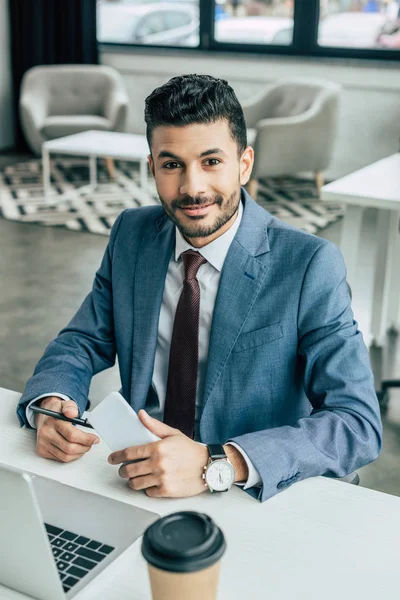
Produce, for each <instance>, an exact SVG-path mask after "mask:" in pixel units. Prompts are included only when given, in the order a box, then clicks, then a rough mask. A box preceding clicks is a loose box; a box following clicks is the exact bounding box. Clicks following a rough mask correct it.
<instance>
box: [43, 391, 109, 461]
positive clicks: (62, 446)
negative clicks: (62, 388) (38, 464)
mask: <svg viewBox="0 0 400 600" xmlns="http://www.w3.org/2000/svg"><path fill="white" fill-rule="evenodd" d="M40 406H41V407H42V408H47V409H49V410H54V411H55V412H61V413H63V414H64V415H65V416H66V417H69V418H72V419H73V418H75V417H77V416H78V414H79V411H78V407H77V405H76V404H75V402H73V401H72V400H69V401H65V400H61V398H57V397H56V396H48V397H47V398H43V400H42V401H41V402H40ZM35 423H36V427H37V442H36V450H37V453H38V454H39V455H40V456H43V457H44V458H50V459H52V460H58V461H60V462H65V463H66V462H71V461H73V460H76V459H77V458H80V457H81V456H83V454H86V452H88V451H89V450H90V448H91V447H92V446H93V444H98V443H99V441H100V440H99V438H98V437H97V436H96V435H92V434H90V433H85V432H83V431H81V430H80V429H78V428H77V427H75V425H72V423H67V422H66V421H60V420H59V419H54V418H53V417H49V416H47V415H41V414H39V413H36V414H35Z"/></svg>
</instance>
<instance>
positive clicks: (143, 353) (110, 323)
mask: <svg viewBox="0 0 400 600" xmlns="http://www.w3.org/2000/svg"><path fill="white" fill-rule="evenodd" d="M242 198H243V202H244V212H243V218H242V221H241V224H240V227H239V229H238V232H237V234H236V236H235V238H234V240H233V242H232V244H231V247H230V249H229V252H228V254H227V257H226V260H225V263H224V267H223V270H222V274H221V280H220V285H219V290H218V295H217V299H216V303H215V309H214V314H213V321H212V327H211V332H210V343H209V353H208V365H207V372H206V380H205V387H204V408H203V412H202V416H201V421H200V436H201V441H203V442H206V443H225V442H226V441H227V440H234V441H235V442H236V443H237V444H239V445H240V446H241V447H242V448H243V449H244V450H245V451H246V452H247V454H248V455H249V457H250V458H251V460H252V461H253V463H254V465H255V466H256V468H257V469H258V471H259V473H260V475H261V478H262V482H263V485H262V488H261V489H259V488H253V489H252V490H250V492H251V493H252V495H254V496H256V497H258V498H259V499H260V500H266V499H267V498H269V497H271V496H273V495H274V494H276V493H277V492H278V491H279V490H281V489H283V488H285V487H287V486H288V485H290V484H291V483H293V482H294V481H297V480H299V479H304V478H306V477H311V476H316V475H323V474H325V475H328V476H333V477H335V476H337V477H340V476H344V475H346V474H347V473H349V472H351V471H353V470H354V469H356V468H358V467H360V466H362V465H365V464H366V463H368V462H370V461H372V460H374V459H375V458H376V457H377V455H378V454H379V451H380V448H381V433H382V432H381V421H380V414H379V406H378V403H377V399H376V395H375V391H374V383H373V376H372V372H371V368H370V363H369V357H368V352H367V349H366V347H365V344H364V342H363V338H362V335H361V333H360V332H359V331H358V329H357V324H356V322H355V321H354V320H353V314H352V310H351V307H350V296H349V290H348V286H347V283H346V279H345V276H346V272H345V266H344V263H343V259H342V256H341V254H340V252H339V251H338V249H337V248H336V246H334V245H333V244H332V243H330V242H328V241H326V240H323V239H321V238H318V237H315V236H313V235H309V234H306V233H304V232H303V231H300V230H298V229H295V228H293V227H290V226H288V225H286V224H284V223H282V222H281V221H279V220H278V219H276V218H274V217H273V216H271V215H270V214H269V213H268V212H266V211H265V210H264V209H262V208H261V207H259V206H258V205H257V204H256V203H255V202H254V201H253V200H252V199H251V198H250V196H249V195H248V194H247V192H245V191H244V190H242ZM174 246H175V226H174V225H173V223H172V222H171V221H170V220H169V219H168V217H167V216H166V214H165V212H164V210H163V208H162V207H161V206H156V207H146V208H140V209H130V210H126V211H124V212H123V213H121V215H120V216H119V217H118V219H117V221H116V223H115V225H114V227H113V230H112V232H111V236H110V241H109V244H108V246H107V249H106V251H105V254H104V257H103V260H102V263H101V266H100V268H99V270H98V272H97V273H96V277H95V281H94V284H93V289H92V291H91V293H90V294H89V295H88V296H87V297H86V299H85V300H84V302H83V304H82V306H81V307H80V309H79V310H78V312H77V314H76V315H75V316H74V317H73V319H72V320H71V322H70V323H69V325H68V326H67V327H66V328H65V329H64V330H62V331H61V332H60V334H59V335H58V337H57V338H56V339H55V340H54V341H53V342H51V344H50V345H49V346H48V347H47V349H46V351H45V354H44V356H43V357H42V359H41V360H40V361H39V363H38V365H37V366H36V369H35V372H34V374H33V376H32V377H31V379H30V380H29V381H28V383H27V386H26V389H25V392H24V394H23V396H22V397H21V400H20V403H19V406H18V409H17V412H18V416H19V419H20V422H21V424H25V425H28V423H27V421H26V417H25V406H26V404H27V402H29V401H30V400H31V399H32V398H35V397H36V396H38V395H40V394H43V393H46V392H49V391H51V392H62V393H64V394H67V395H68V396H70V397H71V398H72V399H74V400H75V402H76V403H77V404H78V406H79V408H80V411H81V412H83V411H84V409H85V407H86V403H87V395H88V389H89V384H90V380H91V378H92V376H93V375H94V374H95V373H98V372H99V371H101V370H103V369H106V368H108V367H111V366H112V365H113V364H114V362H115V356H116V353H118V360H119V368H120V373H121V382H122V393H123V395H124V397H125V398H126V399H127V401H128V402H130V404H131V405H132V406H133V408H134V409H135V410H136V411H138V410H139V409H141V408H143V407H145V404H146V399H147V396H148V394H149V393H152V388H151V381H152V374H153V367H154V357H155V351H156V341H157V331H158V320H159V314H160V307H161V302H162V297H163V290H164V283H165V277H166V273H167V269H168V263H169V260H170V257H171V253H172V252H173V249H174Z"/></svg>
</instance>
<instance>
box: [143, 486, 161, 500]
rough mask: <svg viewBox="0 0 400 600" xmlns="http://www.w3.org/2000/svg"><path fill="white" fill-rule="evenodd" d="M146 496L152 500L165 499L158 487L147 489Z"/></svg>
mask: <svg viewBox="0 0 400 600" xmlns="http://www.w3.org/2000/svg"><path fill="white" fill-rule="evenodd" d="M146 494H147V495H148V496H149V497H150V498H163V497H164V495H163V493H162V491H161V489H160V488H159V487H158V486H157V485H155V486H153V487H149V488H146Z"/></svg>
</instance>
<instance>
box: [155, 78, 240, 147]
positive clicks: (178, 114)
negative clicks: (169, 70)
mask: <svg viewBox="0 0 400 600" xmlns="http://www.w3.org/2000/svg"><path fill="white" fill-rule="evenodd" d="M224 119H226V120H227V121H228V124H229V128H230V131H231V135H232V138H233V139H234V140H235V141H236V143H237V145H238V152H239V156H241V154H242V152H243V151H244V149H245V148H246V147H247V134H246V122H245V120H244V114H243V109H242V107H241V105H240V103H239V100H238V99H237V97H236V94H235V92H234V91H233V89H232V88H231V86H230V85H229V83H228V82H227V81H226V80H225V79H217V78H216V77H212V76H211V75H195V74H193V75H179V76H178V77H173V78H172V79H170V80H169V81H167V83H165V84H164V85H162V86H160V87H158V88H156V89H155V90H154V91H153V92H152V93H151V94H150V96H148V97H147V98H146V101H145V109H144V120H145V122H146V125H147V128H146V136H147V141H148V143H149V147H150V148H151V141H152V134H153V130H154V129H155V128H156V127H160V126H163V125H164V126H168V125H170V126H178V127H179V126H181V127H183V126H185V125H192V124H195V123H196V124H197V123H215V122H216V121H222V120H224Z"/></svg>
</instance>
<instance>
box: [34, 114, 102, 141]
mask: <svg viewBox="0 0 400 600" xmlns="http://www.w3.org/2000/svg"><path fill="white" fill-rule="evenodd" d="M89 129H98V130H100V131H110V130H111V121H110V120H109V119H105V118H104V117H96V116H93V115H60V116H57V117H47V118H46V119H45V120H44V125H43V127H42V128H41V133H42V134H43V136H45V137H46V138H47V139H49V140H52V139H53V138H59V137H64V136H66V135H72V134H74V133H80V132H81V131H86V130H89Z"/></svg>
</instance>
